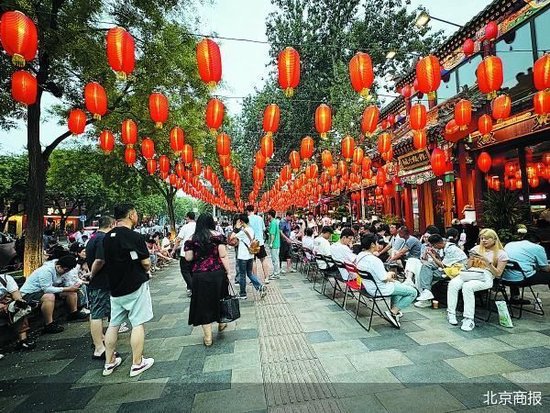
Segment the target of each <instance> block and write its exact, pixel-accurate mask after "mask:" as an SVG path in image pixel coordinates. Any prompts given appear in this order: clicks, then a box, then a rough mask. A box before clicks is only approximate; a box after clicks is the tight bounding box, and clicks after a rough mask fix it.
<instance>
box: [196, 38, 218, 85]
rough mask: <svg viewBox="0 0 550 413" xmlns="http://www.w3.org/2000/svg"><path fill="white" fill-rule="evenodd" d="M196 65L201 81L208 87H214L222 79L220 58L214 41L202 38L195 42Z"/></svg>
mask: <svg viewBox="0 0 550 413" xmlns="http://www.w3.org/2000/svg"><path fill="white" fill-rule="evenodd" d="M197 66H198V67H199V76H200V77H201V79H202V81H203V82H204V83H206V84H207V85H208V86H209V87H210V88H214V87H216V85H217V84H218V83H219V82H220V80H221V79H222V59H221V55H220V48H219V46H218V44H217V43H216V42H214V41H213V40H210V39H204V40H201V41H200V42H199V43H198V44H197Z"/></svg>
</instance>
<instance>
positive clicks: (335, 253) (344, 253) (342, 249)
mask: <svg viewBox="0 0 550 413" xmlns="http://www.w3.org/2000/svg"><path fill="white" fill-rule="evenodd" d="M330 255H331V256H332V259H333V260H335V261H339V262H342V263H346V262H347V263H350V264H353V263H354V262H355V258H356V257H357V256H356V255H355V254H354V253H353V252H352V251H351V249H350V247H348V246H347V245H344V244H342V243H341V242H335V243H334V244H332V245H331V246H330ZM338 270H339V271H340V275H342V278H343V279H344V280H347V279H348V278H349V277H350V275H349V273H348V271H347V270H346V269H345V268H338Z"/></svg>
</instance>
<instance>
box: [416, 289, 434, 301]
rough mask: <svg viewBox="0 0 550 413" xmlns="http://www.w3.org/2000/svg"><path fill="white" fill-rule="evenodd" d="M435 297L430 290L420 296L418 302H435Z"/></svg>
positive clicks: (424, 291)
mask: <svg viewBox="0 0 550 413" xmlns="http://www.w3.org/2000/svg"><path fill="white" fill-rule="evenodd" d="M433 299H434V295H433V294H432V292H431V291H430V290H423V291H422V292H421V293H420V295H419V296H418V297H417V298H416V301H426V300H433Z"/></svg>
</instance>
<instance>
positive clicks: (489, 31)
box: [485, 21, 498, 41]
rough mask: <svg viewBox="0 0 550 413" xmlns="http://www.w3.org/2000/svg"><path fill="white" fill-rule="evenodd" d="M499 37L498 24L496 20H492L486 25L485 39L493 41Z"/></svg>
mask: <svg viewBox="0 0 550 413" xmlns="http://www.w3.org/2000/svg"><path fill="white" fill-rule="evenodd" d="M497 37H498V24H497V22H496V21H490V22H489V23H487V25H486V26H485V40H488V41H493V40H495V39H496V38H497Z"/></svg>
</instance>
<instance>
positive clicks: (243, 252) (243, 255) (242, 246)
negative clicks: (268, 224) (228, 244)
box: [236, 227, 254, 260]
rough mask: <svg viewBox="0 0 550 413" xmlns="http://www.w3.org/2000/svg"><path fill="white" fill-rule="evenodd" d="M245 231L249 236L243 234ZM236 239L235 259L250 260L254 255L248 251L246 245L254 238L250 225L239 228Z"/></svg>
mask: <svg viewBox="0 0 550 413" xmlns="http://www.w3.org/2000/svg"><path fill="white" fill-rule="evenodd" d="M245 231H246V232H247V233H248V235H250V238H249V237H248V235H246V234H245ZM236 236H237V239H238V240H239V249H238V252H237V259H238V260H251V259H253V258H254V255H252V254H251V253H250V252H249V251H248V247H249V246H250V243H251V242H252V241H251V239H254V230H253V229H252V228H250V227H246V228H241V230H240V231H239V232H237V234H236Z"/></svg>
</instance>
